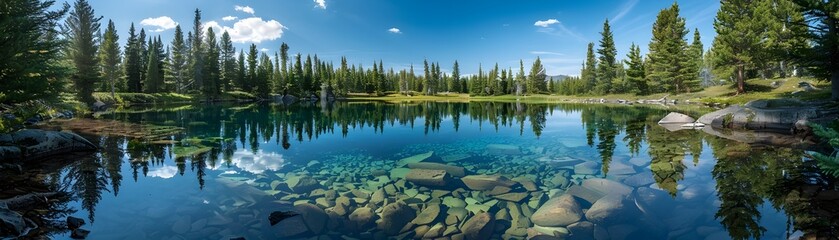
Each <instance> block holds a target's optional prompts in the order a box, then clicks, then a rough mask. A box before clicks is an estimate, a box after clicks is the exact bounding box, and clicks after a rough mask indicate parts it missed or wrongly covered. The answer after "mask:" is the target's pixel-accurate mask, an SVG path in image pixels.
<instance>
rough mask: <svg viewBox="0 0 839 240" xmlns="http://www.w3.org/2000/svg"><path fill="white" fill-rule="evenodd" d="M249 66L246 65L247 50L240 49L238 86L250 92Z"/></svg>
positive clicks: (237, 70) (237, 65) (237, 71)
mask: <svg viewBox="0 0 839 240" xmlns="http://www.w3.org/2000/svg"><path fill="white" fill-rule="evenodd" d="M246 71H247V67H246V66H245V52H244V51H243V50H239V58H238V59H237V60H236V87H238V88H239V89H240V90H242V91H245V92H249V91H250V89H249V88H248V83H247V76H248V75H247V73H246Z"/></svg>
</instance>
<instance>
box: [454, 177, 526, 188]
mask: <svg viewBox="0 0 839 240" xmlns="http://www.w3.org/2000/svg"><path fill="white" fill-rule="evenodd" d="M460 180H461V181H463V183H464V184H466V186H467V187H469V189H472V190H476V191H487V190H492V189H493V188H495V187H496V186H504V187H512V186H514V185H516V182H514V181H512V180H510V179H508V178H506V177H504V176H501V175H469V176H466V177H463V178H461V179H460Z"/></svg>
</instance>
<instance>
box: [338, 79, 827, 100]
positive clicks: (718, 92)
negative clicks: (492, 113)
mask: <svg viewBox="0 0 839 240" xmlns="http://www.w3.org/2000/svg"><path fill="white" fill-rule="evenodd" d="M775 81H777V82H779V83H781V84H780V86H778V87H777V88H773V87H772V86H771V85H772V82H775ZM801 81H807V82H810V83H811V84H813V85H814V86H816V87H817V88H819V90H818V91H813V92H801V93H797V94H793V92H795V91H797V90H799V88H798V82H801ZM736 92H737V91H736V88H735V87H734V86H733V85H725V86H712V87H708V88H705V89H703V90H702V91H699V92H694V93H683V94H678V95H673V94H667V93H657V94H651V95H646V96H639V95H635V94H609V95H578V96H568V95H546V94H536V95H530V96H515V95H510V94H507V95H499V96H471V97H470V96H469V95H468V94H460V93H448V94H438V95H434V96H425V95H413V96H405V95H403V94H398V93H389V94H385V95H384V96H375V95H371V94H358V93H352V94H349V95H348V96H347V98H348V99H350V100H376V101H386V102H409V101H461V102H468V101H499V102H513V101H519V102H525V103H561V102H583V101H586V100H588V99H594V100H599V99H601V98H602V99H607V100H611V101H614V100H618V99H622V100H627V101H636V100H656V99H661V98H662V97H665V96H666V97H667V99H674V100H678V101H691V102H704V103H720V104H725V105H729V104H745V103H747V102H749V101H752V100H757V99H784V98H789V99H799V100H803V101H816V100H823V99H828V98H829V97H830V83H828V82H819V81H816V80H814V79H810V78H786V79H779V78H778V79H751V80H748V81H746V93H744V94H739V95H738V94H736Z"/></svg>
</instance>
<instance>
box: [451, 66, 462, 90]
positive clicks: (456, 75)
mask: <svg viewBox="0 0 839 240" xmlns="http://www.w3.org/2000/svg"><path fill="white" fill-rule="evenodd" d="M459 81H460V66H459V65H458V64H457V60H455V61H454V65H452V80H451V81H449V91H453V92H460V89H458V87H457V85H459V83H458V82H459Z"/></svg>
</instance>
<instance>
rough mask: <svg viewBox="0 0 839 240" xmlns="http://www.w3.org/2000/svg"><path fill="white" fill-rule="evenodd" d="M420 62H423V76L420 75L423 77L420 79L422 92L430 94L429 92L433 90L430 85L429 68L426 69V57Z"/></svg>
mask: <svg viewBox="0 0 839 240" xmlns="http://www.w3.org/2000/svg"><path fill="white" fill-rule="evenodd" d="M422 64H423V76H422V78H423V80H422V86H423V90H422V92H423V94H425V95H431V92H432V91H433V90H432V88H433V87H432V86H431V70H430V69H428V59H425V60H423V61H422Z"/></svg>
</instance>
